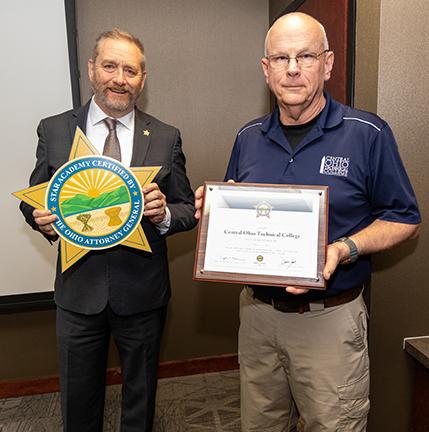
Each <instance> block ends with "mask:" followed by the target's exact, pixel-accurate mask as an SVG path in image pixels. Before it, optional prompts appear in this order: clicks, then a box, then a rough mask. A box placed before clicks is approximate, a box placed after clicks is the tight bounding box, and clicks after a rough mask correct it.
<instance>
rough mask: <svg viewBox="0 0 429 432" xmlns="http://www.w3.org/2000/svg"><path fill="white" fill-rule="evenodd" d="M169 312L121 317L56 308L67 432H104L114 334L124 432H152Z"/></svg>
mask: <svg viewBox="0 0 429 432" xmlns="http://www.w3.org/2000/svg"><path fill="white" fill-rule="evenodd" d="M166 309H167V307H166V306H165V307H162V308H158V309H155V310H151V311H148V312H142V313H137V314H134V315H127V316H121V315H117V314H115V313H114V312H113V311H112V309H111V308H110V306H107V307H106V308H105V309H104V310H103V311H102V312H101V313H99V314H96V315H83V314H79V313H75V312H71V311H68V310H65V309H62V308H60V307H57V339H58V349H59V363H60V388H61V409H62V414H63V424H64V431H65V432H101V431H102V430H103V412H104V398H105V385H106V367H107V356H108V351H109V341H110V335H112V336H113V339H114V341H115V344H116V346H117V348H118V352H119V357H120V362H121V368H122V377H123V385H122V414H121V431H122V432H137V431H139V432H150V431H151V430H152V425H153V418H154V411H155V396H156V387H157V374H158V363H159V350H160V340H161V335H162V331H163V328H164V323H165V316H166Z"/></svg>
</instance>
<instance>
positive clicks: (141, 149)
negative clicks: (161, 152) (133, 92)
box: [131, 108, 151, 167]
mask: <svg viewBox="0 0 429 432" xmlns="http://www.w3.org/2000/svg"><path fill="white" fill-rule="evenodd" d="M149 125H150V118H149V116H147V115H146V114H145V113H143V112H142V111H140V110H139V109H137V108H136V118H135V126H134V143H133V156H132V158H131V166H132V167H138V166H142V165H143V162H144V160H145V158H146V154H147V151H148V150H149V146H150V141H151V135H150V128H149Z"/></svg>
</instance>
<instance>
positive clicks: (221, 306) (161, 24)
mask: <svg viewBox="0 0 429 432" xmlns="http://www.w3.org/2000/svg"><path fill="white" fill-rule="evenodd" d="M76 6H77V23H78V30H79V46H78V48H79V56H80V68H81V71H82V81H81V82H82V95H83V100H86V99H87V98H88V96H89V95H90V89H89V83H88V81H87V79H86V76H85V75H84V73H83V71H85V70H86V59H87V58H88V56H89V55H90V53H91V49H92V45H93V41H94V40H95V38H96V36H97V34H98V33H99V32H100V31H103V30H105V29H109V28H112V27H113V26H119V27H121V28H124V29H126V30H128V31H130V32H132V33H134V34H136V35H137V36H138V37H140V38H141V39H142V41H143V43H144V44H145V48H146V56H147V70H148V78H147V81H146V83H147V84H146V89H145V91H144V94H143V97H142V98H141V100H140V102H139V106H140V107H141V108H143V109H144V110H145V111H147V112H149V113H150V114H152V115H155V116H156V117H159V118H160V119H161V120H163V121H165V122H167V123H171V124H173V125H175V126H177V127H179V129H180V130H181V131H182V137H183V146H184V151H185V154H186V157H187V168H188V175H189V179H190V181H191V183H192V185H193V186H194V187H196V186H198V185H199V184H201V183H202V182H203V181H204V180H221V179H223V176H224V173H225V170H226V164H227V161H228V159H229V154H230V152H231V148H232V144H233V142H234V139H235V134H236V132H237V130H238V129H239V128H240V127H241V126H242V125H243V124H244V123H245V122H247V121H249V120H251V119H252V118H255V117H259V116H261V115H263V114H264V113H266V112H267V110H268V92H267V89H266V87H265V82H264V79H263V74H262V71H261V68H260V66H259V61H260V58H261V56H262V52H263V39H264V34H265V31H266V28H267V25H268V2H267V1H260V0H239V1H234V2H230V1H226V0H217V1H213V0H186V1H176V2H173V1H171V0H168V1H167V0H164V1H159V0H145V1H144V2H142V1H137V0H123V1H122V2H121V3H118V2H117V1H116V0H93V1H91V2H87V1H84V0H78V1H77V2H76ZM103 11H104V12H103ZM196 233H197V231H196V230H194V231H193V232H191V233H185V234H179V235H177V236H175V237H173V238H171V239H169V251H170V254H169V256H170V265H171V281H172V287H173V298H172V300H171V303H170V308H169V316H168V321H167V328H166V332H165V337H164V341H163V349H162V353H161V358H162V360H177V359H186V358H192V357H198V356H207V355H217V354H225V353H234V352H237V343H236V334H237V330H238V313H237V311H238V303H237V302H238V292H239V290H240V288H239V287H238V286H231V285H221V284H212V283H196V282H193V281H192V268H193V260H194V249H195V240H196Z"/></svg>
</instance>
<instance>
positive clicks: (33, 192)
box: [13, 128, 161, 272]
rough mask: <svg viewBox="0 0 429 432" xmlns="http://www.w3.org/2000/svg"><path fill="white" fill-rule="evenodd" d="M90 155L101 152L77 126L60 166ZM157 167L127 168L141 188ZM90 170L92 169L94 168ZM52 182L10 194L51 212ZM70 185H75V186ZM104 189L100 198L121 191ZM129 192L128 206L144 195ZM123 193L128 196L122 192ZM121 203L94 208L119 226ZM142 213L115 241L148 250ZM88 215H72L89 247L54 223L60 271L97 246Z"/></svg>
mask: <svg viewBox="0 0 429 432" xmlns="http://www.w3.org/2000/svg"><path fill="white" fill-rule="evenodd" d="M143 133H144V134H145V135H146V136H148V135H149V134H150V132H149V131H147V130H145V131H144V132H143ZM89 156H99V157H100V156H101V155H100V154H99V153H98V151H97V150H96V149H95V147H94V146H93V145H92V144H91V143H90V142H89V140H88V138H87V137H86V136H85V134H84V133H83V132H82V131H81V130H80V129H79V128H76V133H75V136H74V140H73V145H72V148H71V151H70V156H69V160H68V162H67V163H66V164H64V165H63V167H66V165H68V164H70V163H71V162H72V161H74V160H75V159H78V158H84V157H89ZM99 159H100V158H99ZM106 159H108V158H106ZM82 161H85V163H87V164H89V162H87V161H86V160H85V159H82ZM95 162H97V163H100V162H99V161H95ZM81 164H82V163H81ZM98 167H99V165H98ZM123 168H124V171H125V170H126V169H127V168H126V167H123ZM61 169H62V168H60V170H61ZM160 169H161V167H136V168H129V171H131V173H132V175H131V176H133V177H134V178H135V180H136V184H137V186H139V187H140V188H141V187H143V186H145V185H146V184H148V183H150V182H152V180H153V179H154V178H155V176H156V175H157V174H158V172H159V171H160ZM58 171H59V170H58ZM93 171H95V169H94V170H93ZM98 171H100V168H98ZM65 172H67V171H65ZM125 174H126V173H125ZM84 175H86V174H84ZM97 176H99V174H98V173H97V174H94V178H95V180H96V181H97V182H98V183H97V186H98V190H92V189H91V190H88V191H87V192H88V199H91V198H94V193H95V195H96V198H97V196H98V195H99V193H100V186H99V177H97ZM131 176H130V175H129V176H128V177H131ZM87 177H88V175H86V177H85V178H86V179H87ZM111 177H112V175H111ZM125 178H127V177H125ZM51 182H52V180H51ZM51 182H46V183H41V184H38V185H36V186H33V187H30V188H28V189H23V190H20V191H18V192H15V193H13V195H14V196H16V197H17V198H19V199H20V200H22V201H24V202H26V203H27V204H29V205H31V206H32V207H34V208H37V209H45V208H50V209H51V211H52V212H53V213H54V212H56V211H57V207H56V206H49V205H47V203H48V201H49V200H50V199H51V198H52V195H54V194H53V191H54V192H55V184H54V185H53V186H52V185H50V183H51ZM130 182H132V180H130V179H128V181H125V182H123V183H124V184H128V183H130ZM73 187H75V185H74V186H73ZM63 189H64V188H63ZM69 189H72V188H71V187H69ZM104 189H106V190H107V192H105V193H104V194H103V197H102V198H103V199H106V197H107V198H108V197H109V193H110V198H111V199H113V198H115V199H116V200H118V198H117V197H116V195H114V194H117V192H118V191H119V190H121V188H117V189H116V191H113V192H112V190H111V188H110V190H108V188H107V187H105V188H104ZM48 192H50V195H51V197H48ZM65 194H66V192H64V195H65ZM69 194H70V192H69ZM97 194H98V195H97ZM74 195H75V196H73V194H71V195H70V196H71V199H68V205H69V207H70V206H71V210H70V208H69V209H68V210H67V211H68V212H69V213H70V214H73V208H72V203H74V202H73V201H72V199H75V197H76V196H77V195H76V193H75V194H74ZM131 195H132V196H133V197H134V198H132V200H131V205H133V206H134V205H139V201H138V198H139V197H140V196H141V198H142V197H143V195H142V193H141V192H140V191H138V192H137V191H136V190H134V191H133V192H132V194H131ZM131 195H130V196H131ZM125 196H128V195H126V194H125ZM61 199H62V200H63V201H62V204H61V205H64V197H62V198H61ZM136 199H137V201H135V200H136ZM133 200H134V201H133ZM99 201H100V200H99ZM119 201H120V200H119ZM92 202H93V201H92ZM121 203H122V204H121ZM123 203H124V200H123V199H122V201H120V202H119V204H117V205H114V206H113V207H111V210H104V208H105V207H102V205H100V207H99V208H100V209H101V210H96V211H98V212H99V213H100V212H101V211H103V210H104V213H106V214H107V215H108V217H109V218H110V220H109V225H111V224H115V223H116V224H117V225H120V221H121V219H120V216H122V213H120V212H121V211H123V207H121V205H124V204H123ZM141 204H143V198H142V202H141ZM126 205H130V203H126V202H125V208H126ZM62 210H63V212H64V213H65V212H66V211H65V210H64V208H63V209H62ZM132 210H133V211H131V209H129V211H128V213H129V214H134V210H135V208H133V209H132ZM84 213H85V212H84ZM142 213H143V209H142V208H141V209H140V212H139V214H140V218H139V219H138V220H136V221H133V223H134V225H133V228H132V229H130V231H129V232H131V234H127V235H123V238H124V240H122V239H120V240H119V241H117V242H116V243H115V244H119V243H120V244H122V245H124V246H128V247H131V248H135V249H140V250H143V251H147V252H151V248H150V245H149V243H148V241H147V238H146V235H145V233H144V231H143V228H142V226H141V224H140V219H141V215H142ZM61 214H62V213H61ZM91 217H92V215H91V214H88V212H86V213H85V214H83V213H81V214H80V215H79V216H78V217H76V218H75V219H77V220H78V221H79V222H80V227H81V231H82V237H83V238H86V241H87V243H86V244H88V245H89V246H88V247H80V246H79V244H77V243H76V242H74V241H72V240H70V239H68V237H66V236H65V235H64V233H62V232H61V229H60V228H61V224H62V225H63V226H64V223H63V221H60V222H61V223H60V224H59V225H58V226H56V225H55V224H54V225H53V226H54V229H55V230H56V231H57V233H58V234H59V235H60V241H61V264H62V271H63V272H64V271H65V270H67V269H68V268H70V267H71V266H72V265H73V264H74V263H76V262H77V261H78V260H79V259H81V258H82V257H83V256H85V255H86V254H87V253H88V252H90V250H91V249H96V247H91V246H93V245H95V244H97V242H98V241H99V240H97V239H98V238H97V237H94V236H93V235H92V232H91V231H92V230H93V229H94V227H93V226H92V225H91V224H93V222H92V221H90V219H91ZM96 217H98V218H99V217H100V216H99V214H97V215H95V216H94V219H96ZM103 217H104V218H106V215H104V214H103ZM130 219H131V217H130V218H129V219H128V222H127V223H126V224H123V226H124V231H126V229H127V227H129V226H130ZM115 221H119V222H115ZM75 223H76V222H75ZM88 233H91V235H92V237H91V236H89V235H88ZM119 234H120V233H119ZM115 235H118V234H115ZM110 237H112V236H110ZM121 240H122V241H121ZM106 247H109V246H103V247H100V248H106Z"/></svg>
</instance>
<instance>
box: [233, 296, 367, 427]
mask: <svg viewBox="0 0 429 432" xmlns="http://www.w3.org/2000/svg"><path fill="white" fill-rule="evenodd" d="M252 294H253V292H252V289H251V288H244V290H243V291H242V293H241V296H240V331H239V360H240V380H241V423H242V431H243V432H262V431H264V432H289V431H295V430H296V422H297V415H296V409H297V410H298V412H299V415H300V417H301V419H302V420H303V422H304V425H305V426H304V430H305V432H322V431H329V432H336V431H338V432H339V431H348V432H361V431H365V430H366V421H367V414H368V411H369V399H368V394H369V360H368V346H367V312H366V308H365V304H364V302H363V299H362V295H360V296H359V297H358V298H357V299H356V300H353V301H351V302H349V303H346V304H343V305H340V306H336V307H331V308H326V309H323V310H317V311H314V312H313V311H311V312H305V313H303V314H299V313H284V312H280V311H277V310H275V309H274V308H273V307H272V306H270V305H268V304H265V303H263V302H260V301H259V300H256V299H254V298H253V295H252Z"/></svg>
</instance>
